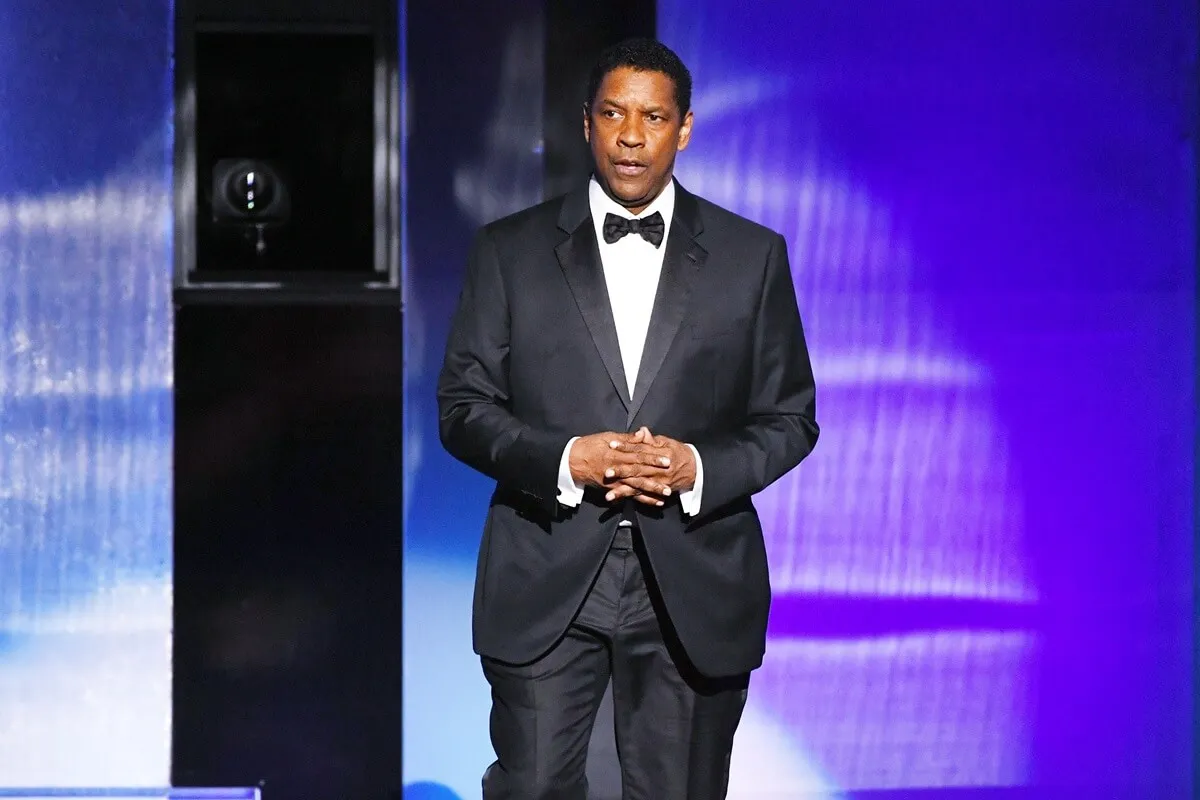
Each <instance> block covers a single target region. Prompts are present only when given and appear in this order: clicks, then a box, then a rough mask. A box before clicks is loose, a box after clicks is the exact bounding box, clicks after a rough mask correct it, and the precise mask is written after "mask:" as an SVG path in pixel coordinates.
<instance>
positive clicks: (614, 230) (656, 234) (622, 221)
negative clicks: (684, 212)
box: [604, 211, 667, 247]
mask: <svg viewBox="0 0 1200 800" xmlns="http://www.w3.org/2000/svg"><path fill="white" fill-rule="evenodd" d="M666 231H667V225H666V223H665V222H663V218H662V214H660V213H659V212H657V211H655V212H654V213H653V214H651V215H650V216H648V217H646V218H645V219H626V218H625V217H619V216H617V215H616V214H605V215H604V241H606V242H608V243H609V244H612V243H613V242H615V241H617V240H619V239H620V238H621V237H622V236H624V235H625V234H627V233H636V234H638V235H640V236H641V237H642V238H643V239H645V240H646V241H647V242H649V243H650V244H652V245H654V246H655V247H658V246H659V245H660V244H662V240H663V235H664V234H666Z"/></svg>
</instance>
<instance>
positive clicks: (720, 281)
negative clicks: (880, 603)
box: [438, 185, 818, 676]
mask: <svg viewBox="0 0 1200 800" xmlns="http://www.w3.org/2000/svg"><path fill="white" fill-rule="evenodd" d="M663 246H665V247H666V252H665V254H664V259H663V267H662V275H661V278H660V280H659V286H658V292H657V295H656V297H655V301H654V309H653V313H652V315H651V321H650V328H649V332H648V334H647V337H646V344H645V349H644V351H643V354H642V362H641V366H640V368H639V370H638V378H637V386H636V387H635V388H634V391H633V395H632V396H629V394H628V390H627V388H626V380H625V373H624V369H623V367H622V363H621V355H620V351H619V349H618V345H617V332H616V326H615V323H614V321H613V315H612V311H611V305H610V298H609V296H608V291H607V288H606V285H605V282H604V275H603V269H602V266H601V262H600V252H599V248H598V245H597V242H596V235H595V229H594V227H593V223H592V221H591V211H590V207H589V203H588V192H587V187H586V186H584V187H581V188H580V189H579V190H578V191H575V192H573V193H571V194H569V195H567V196H566V197H563V198H558V199H555V200H551V201H548V202H545V203H542V204H541V205H538V206H535V207H533V208H530V209H527V210H525V211H522V212H520V213H518V214H515V215H513V216H510V217H507V218H505V219H501V220H499V221H497V222H493V223H491V224H490V225H487V226H486V227H484V228H483V229H482V230H481V231H480V232H479V234H478V235H477V237H476V239H475V242H474V244H473V247H472V250H471V255H470V260H469V263H468V267H467V276H466V281H465V285H464V288H463V291H462V294H461V296H460V299H459V305H458V309H457V311H456V313H455V316H454V319H453V325H452V328H451V332H450V337H449V341H448V343H447V347H446V354H445V361H444V365H443V368H442V372H441V375H440V377H439V381H438V409H439V415H440V431H441V440H442V444H443V445H444V446H445V448H446V449H447V450H448V451H449V452H450V453H451V454H452V455H453V456H454V457H455V458H457V459H459V460H461V461H463V462H464V463H466V464H468V465H470V466H471V467H474V468H475V469H477V470H479V471H480V472H483V473H484V474H486V475H488V476H490V477H491V478H493V479H495V480H496V482H497V488H496V492H495V494H494V495H493V498H492V502H491V506H490V508H489V510H488V515H487V521H486V523H485V526H484V530H483V541H482V545H481V547H480V551H479V563H478V571H477V575H476V583H475V599H474V624H473V634H474V642H475V650H476V652H477V653H480V654H482V655H484V656H488V657H491V658H495V659H498V660H501V661H505V662H510V663H523V662H528V661H532V660H534V659H536V658H537V657H539V656H540V655H542V654H543V653H545V652H546V651H547V650H549V648H551V647H552V646H553V645H554V644H555V643H556V641H557V640H558V639H559V637H561V636H562V634H563V633H564V632H565V630H566V628H567V627H568V625H569V624H570V622H571V619H572V617H573V616H574V614H575V613H576V611H577V610H578V609H579V607H580V604H581V603H582V601H583V599H584V597H585V595H586V593H587V591H588V589H589V587H590V586H591V583H592V580H593V578H594V577H595V576H596V574H597V571H598V570H599V568H600V566H601V564H602V563H603V561H604V558H605V554H606V553H607V551H608V548H609V545H610V543H611V541H612V538H613V535H614V533H615V531H616V527H617V524H618V522H619V520H620V518H621V516H622V514H626V515H628V514H634V515H636V517H637V521H638V525H639V527H640V528H641V530H642V537H643V539H644V541H645V545H646V550H647V554H648V556H649V559H650V563H651V567H652V570H653V574H654V576H655V578H656V579H657V583H658V586H659V590H660V592H661V594H662V597H663V601H664V603H665V605H666V608H667V611H668V614H669V616H670V619H671V622H672V624H673V625H674V627H675V630H676V632H677V634H678V636H679V639H680V641H681V643H682V644H683V647H684V649H685V650H686V651H687V654H688V656H689V658H690V660H691V661H692V663H693V665H694V666H695V667H696V668H697V669H699V670H700V671H701V672H702V673H704V674H707V675H710V676H724V675H734V674H740V673H743V672H747V671H749V670H751V669H754V668H755V667H757V666H759V665H760V664H761V663H762V657H763V650H764V646H765V642H766V627H767V614H768V610H769V606H770V597H771V589H770V584H769V581H768V576H767V558H766V551H765V547H764V544H763V535H762V528H761V527H760V525H759V520H758V515H757V514H756V512H755V509H754V506H753V505H752V504H751V502H750V498H751V495H753V494H754V493H756V492H758V491H760V490H761V489H763V488H764V487H766V486H767V485H768V484H770V483H772V482H773V481H775V480H776V479H778V478H779V477H780V476H782V475H783V474H784V473H786V472H787V471H788V470H790V469H792V468H793V467H794V466H796V465H797V464H798V463H799V462H800V460H801V459H803V458H804V457H805V456H806V455H808V453H809V452H810V451H811V450H812V448H813V446H814V445H815V444H816V441H817V434H818V428H817V423H816V419H815V398H814V386H813V375H812V368H811V366H810V364H809V357H808V351H807V348H806V346H805V343H804V335H803V332H802V330H801V324H800V314H799V312H798V310H797V306H796V296H795V290H794V287H793V284H792V276H791V271H790V269H789V267H788V259H787V250H786V244H785V242H784V240H783V237H781V236H780V235H779V234H777V233H774V232H772V231H770V230H768V229H766V228H764V227H762V226H760V225H757V224H755V223H753V222H750V221H748V220H746V219H743V218H741V217H739V216H737V215H735V214H733V213H731V212H729V211H726V210H724V209H721V208H719V207H717V206H715V205H713V204H712V203H709V202H707V201H705V200H703V199H701V198H699V197H696V196H695V195H692V194H689V193H688V192H686V191H684V190H683V188H682V187H680V186H678V185H677V186H676V200H675V212H674V216H673V220H672V223H671V228H670V231H669V233H668V237H667V240H666V242H665V243H664V245H663ZM612 300H613V301H614V302H620V298H612ZM641 425H646V426H648V427H649V428H650V430H651V431H653V432H654V433H655V434H663V435H666V436H670V437H672V438H674V439H678V440H679V441H681V442H686V443H691V444H693V445H694V446H695V447H696V449H697V450H698V451H699V453H700V457H701V459H702V461H703V467H704V487H703V497H702V505H701V509H700V513H699V514H698V515H696V516H695V517H689V516H687V515H685V514H684V513H683V511H682V509H681V508H680V507H679V504H678V501H677V499H676V500H673V501H672V502H670V503H668V504H667V505H666V506H665V507H664V508H661V509H655V508H651V507H649V506H643V505H641V504H639V503H635V502H632V501H630V502H628V503H627V505H625V506H624V507H621V508H614V507H612V506H611V505H610V504H606V503H605V502H604V497H603V492H601V491H600V490H595V491H588V492H587V493H586V494H585V499H584V501H583V503H582V504H581V505H580V506H579V507H578V508H574V509H568V508H565V507H563V506H562V505H561V504H559V503H558V502H557V494H558V489H557V486H558V468H559V462H560V459H561V457H562V453H563V448H564V447H565V446H566V444H567V442H568V440H569V439H570V438H571V437H572V436H583V435H587V434H591V433H598V432H601V431H609V430H612V431H626V430H628V431H633V430H637V428H638V427H639V426H641ZM445 501H446V502H454V498H453V497H447V498H445Z"/></svg>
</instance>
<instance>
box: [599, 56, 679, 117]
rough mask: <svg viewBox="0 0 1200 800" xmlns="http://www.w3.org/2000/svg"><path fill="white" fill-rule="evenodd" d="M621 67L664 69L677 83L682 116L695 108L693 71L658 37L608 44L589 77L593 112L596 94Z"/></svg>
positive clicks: (676, 96)
mask: <svg viewBox="0 0 1200 800" xmlns="http://www.w3.org/2000/svg"><path fill="white" fill-rule="evenodd" d="M621 67H629V68H630V69H635V70H637V71H639V72H661V73H663V74H664V75H666V76H667V77H668V78H670V79H671V80H672V81H673V82H674V84H675V105H677V106H679V113H680V115H683V114H686V113H687V112H688V111H691V109H692V73H690V72H688V68H687V67H686V66H684V63H683V60H682V59H680V58H679V56H677V55H675V52H674V51H673V50H671V48H669V47H667V46H666V45H665V44H663V43H662V42H660V41H658V40H657V39H644V38H635V39H626V40H625V41H623V42H620V43H618V44H615V45H612V46H611V47H608V48H606V49H605V50H604V52H602V53H601V54H600V58H599V59H597V61H596V65H595V66H594V67H592V74H591V76H590V77H589V78H588V89H587V103H586V104H585V105H586V106H587V108H588V110H589V111H590V110H591V108H592V103H594V102H595V101H596V93H597V92H599V91H600V84H601V83H603V82H604V79H605V77H607V76H608V73H610V72H612V71H613V70H615V69H620V68H621Z"/></svg>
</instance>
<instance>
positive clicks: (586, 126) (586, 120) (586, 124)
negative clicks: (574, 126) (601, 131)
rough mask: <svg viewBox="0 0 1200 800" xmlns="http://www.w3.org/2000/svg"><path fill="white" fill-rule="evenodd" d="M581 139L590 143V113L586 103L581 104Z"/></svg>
mask: <svg viewBox="0 0 1200 800" xmlns="http://www.w3.org/2000/svg"><path fill="white" fill-rule="evenodd" d="M583 140H584V141H585V142H587V143H588V144H591V143H592V114H591V111H590V110H589V109H588V107H587V103H584V104H583Z"/></svg>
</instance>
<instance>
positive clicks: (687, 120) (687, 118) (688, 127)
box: [676, 111, 692, 150]
mask: <svg viewBox="0 0 1200 800" xmlns="http://www.w3.org/2000/svg"><path fill="white" fill-rule="evenodd" d="M691 140H692V112H691V111H689V112H687V113H686V114H684V115H683V124H681V125H680V126H679V146H678V147H677V148H676V149H677V150H686V149H687V146H688V142H690V141H691Z"/></svg>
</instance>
